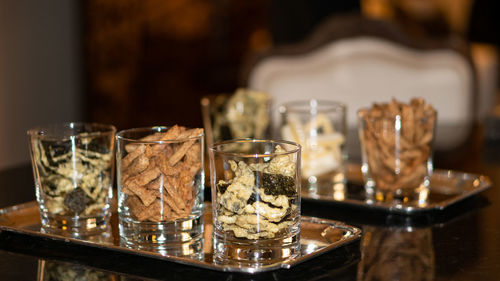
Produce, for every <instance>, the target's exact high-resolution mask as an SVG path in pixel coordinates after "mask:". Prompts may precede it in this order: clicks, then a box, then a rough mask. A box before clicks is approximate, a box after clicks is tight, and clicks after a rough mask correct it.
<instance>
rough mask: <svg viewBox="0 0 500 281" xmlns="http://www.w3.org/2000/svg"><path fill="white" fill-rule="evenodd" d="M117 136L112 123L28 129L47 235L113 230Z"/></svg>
mask: <svg viewBox="0 0 500 281" xmlns="http://www.w3.org/2000/svg"><path fill="white" fill-rule="evenodd" d="M115 132H116V129H115V127H113V126H111V125H103V124H96V123H60V124H52V125H48V126H43V127H37V128H33V129H31V130H29V131H28V136H29V139H30V152H31V161H32V166H33V174H34V178H35V186H36V198H37V200H38V203H39V206H40V217H41V222H42V227H43V230H44V231H49V232H60V233H67V234H68V235H72V236H85V235H93V234H97V233H99V232H102V231H103V230H105V229H107V228H108V225H109V223H108V221H109V217H110V215H111V213H110V203H111V199H112V194H113V193H112V185H113V173H114V137H115Z"/></svg>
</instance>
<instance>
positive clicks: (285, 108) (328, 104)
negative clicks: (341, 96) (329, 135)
mask: <svg viewBox="0 0 500 281" xmlns="http://www.w3.org/2000/svg"><path fill="white" fill-rule="evenodd" d="M299 107H304V108H299ZM311 108H316V109H317V111H318V112H321V113H325V112H336V111H338V109H342V111H344V112H345V111H346V109H347V105H346V104H345V103H342V102H339V101H335V100H325V99H308V100H295V101H289V102H285V103H282V104H280V106H279V110H280V112H281V113H284V112H293V113H310V112H311Z"/></svg>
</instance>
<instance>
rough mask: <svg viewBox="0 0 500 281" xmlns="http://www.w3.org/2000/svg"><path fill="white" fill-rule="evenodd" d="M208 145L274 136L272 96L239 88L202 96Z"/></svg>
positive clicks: (202, 109)
mask: <svg viewBox="0 0 500 281" xmlns="http://www.w3.org/2000/svg"><path fill="white" fill-rule="evenodd" d="M201 111H202V116H203V125H204V127H205V132H206V140H207V145H208V146H209V147H210V146H212V145H213V144H214V143H215V142H219V141H225V140H231V139H241V138H254V139H265V138H269V137H270V135H271V96H270V95H269V94H267V93H265V92H260V91H255V90H251V89H246V88H239V89H237V90H236V91H235V92H234V93H231V94H218V95H210V96H205V97H203V98H202V99H201Z"/></svg>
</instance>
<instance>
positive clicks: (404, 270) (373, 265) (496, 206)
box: [0, 136, 500, 281]
mask: <svg viewBox="0 0 500 281" xmlns="http://www.w3.org/2000/svg"><path fill="white" fill-rule="evenodd" d="M495 138H496V136H493V138H490V139H486V140H485V141H482V140H480V141H478V142H476V144H479V145H477V148H474V149H468V150H467V152H457V155H458V157H456V159H458V160H456V161H455V160H454V161H451V162H442V163H441V164H440V163H439V162H437V163H436V166H437V167H438V168H453V169H456V170H461V171H465V172H471V173H480V174H484V175H487V176H489V177H490V178H491V180H492V182H493V186H492V188H490V189H489V190H487V191H486V192H483V193H481V194H480V195H477V196H474V197H472V198H469V199H467V200H465V201H463V202H460V203H458V204H456V205H454V206H452V207H450V208H448V209H446V210H445V211H439V212H432V213H424V214H420V215H418V216H402V215H394V214H389V213H386V212H381V211H372V210H366V209H364V208H359V207H345V206H337V205H335V204H332V203H324V202H314V201H309V200H304V201H303V203H302V205H303V209H302V210H303V214H305V215H308V216H317V217H324V218H329V219H335V220H342V221H345V222H347V223H349V224H352V225H355V226H359V227H361V228H362V229H363V231H364V236H363V238H362V240H361V241H360V242H357V243H353V244H350V245H348V246H346V247H342V248H339V249H336V250H333V251H331V252H329V253H327V254H324V255H322V256H320V257H318V258H315V259H312V260H310V261H308V262H305V263H303V264H300V265H298V266H296V267H293V268H292V269H289V270H277V271H273V272H268V273H261V274H256V275H247V274H235V273H222V272H216V271H211V270H204V269H198V268H194V267H189V266H184V265H180V264H175V263H170V262H166V261H161V260H155V259H150V258H144V257H137V256H134V255H130V254H116V253H113V254H111V253H109V252H107V251H104V250H96V249H93V250H89V249H88V248H85V247H83V246H77V245H75V246H69V247H68V246H67V245H62V244H59V243H56V242H53V241H43V240H40V239H35V238H29V237H26V236H20V235H8V236H5V235H0V280H37V278H40V277H41V276H40V275H41V273H42V268H44V267H52V268H54V267H58V268H59V269H60V270H65V268H72V269H73V270H76V271H77V272H80V273H81V274H87V275H88V276H90V275H92V276H94V277H96V276H97V277H99V278H101V279H100V280H144V279H146V280H148V279H153V280H155V279H159V280H289V281H291V280H358V281H361V280H364V281H368V280H380V281H382V280H391V281H392V280H481V281H484V280H500V191H499V190H498V186H500V149H499V148H500V137H499V138H498V139H495ZM457 155H455V156H457ZM443 163H444V164H443ZM440 165H441V166H440ZM31 200H34V191H33V182H32V174H31V168H30V166H29V165H26V166H23V167H20V168H16V169H10V170H6V171H2V172H0V208H1V207H6V206H10V205H15V204H19V203H22V202H26V201H31ZM366 242H370V243H369V245H371V246H369V247H364V246H363V244H364V243H366ZM79 280H86V279H79ZM88 280H91V279H88ZM92 280H94V279H92Z"/></svg>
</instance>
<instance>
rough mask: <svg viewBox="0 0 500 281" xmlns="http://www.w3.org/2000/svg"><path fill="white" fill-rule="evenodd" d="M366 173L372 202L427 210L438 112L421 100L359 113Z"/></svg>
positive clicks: (368, 192) (383, 106) (392, 104)
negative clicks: (418, 207)
mask: <svg viewBox="0 0 500 281" xmlns="http://www.w3.org/2000/svg"><path fill="white" fill-rule="evenodd" d="M358 118H359V137H360V141H361V154H362V155H361V156H362V162H363V163H362V172H363V177H364V180H365V189H366V192H367V194H368V197H369V198H372V199H374V200H376V201H384V202H392V203H394V204H407V203H412V204H417V205H419V206H425V204H426V203H427V198H428V195H429V183H430V175H431V174H432V169H433V165H432V143H433V139H434V130H435V127H436V112H435V110H434V109H433V108H432V107H431V106H429V105H428V104H425V103H424V102H423V101H422V100H420V99H415V100H413V101H412V102H411V103H410V104H403V103H398V102H396V101H393V102H392V103H390V104H382V105H376V106H374V107H373V108H370V109H367V108H364V109H361V110H359V111H358Z"/></svg>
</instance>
